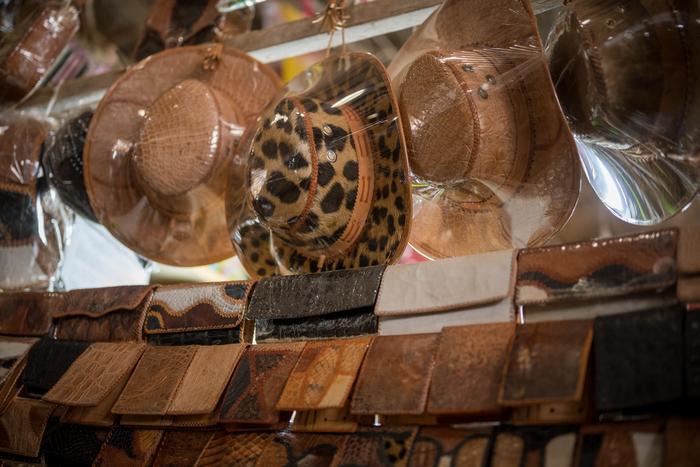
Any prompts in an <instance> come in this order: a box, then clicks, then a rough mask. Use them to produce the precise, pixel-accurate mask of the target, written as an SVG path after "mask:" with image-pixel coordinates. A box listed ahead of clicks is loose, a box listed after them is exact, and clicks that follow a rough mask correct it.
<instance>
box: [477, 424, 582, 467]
mask: <svg viewBox="0 0 700 467" xmlns="http://www.w3.org/2000/svg"><path fill="white" fill-rule="evenodd" d="M577 438H578V436H577V432H576V430H575V429H574V428H571V427H527V428H524V427H512V426H507V425H506V426H502V427H499V428H497V429H496V430H495V432H494V434H493V439H492V443H491V452H490V453H489V456H490V460H491V463H490V465H492V466H510V465H574V464H573V460H574V456H575V452H576V443H577Z"/></svg>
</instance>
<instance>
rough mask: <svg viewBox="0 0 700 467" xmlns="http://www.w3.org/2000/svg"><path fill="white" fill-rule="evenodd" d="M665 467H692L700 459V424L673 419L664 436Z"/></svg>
mask: <svg viewBox="0 0 700 467" xmlns="http://www.w3.org/2000/svg"><path fill="white" fill-rule="evenodd" d="M663 453H664V463H663V465H664V466H665V467H671V466H675V467H692V466H693V465H695V464H697V462H698V459H700V422H699V421H698V420H682V419H672V420H669V422H668V423H667V424H666V431H665V434H664V446H663Z"/></svg>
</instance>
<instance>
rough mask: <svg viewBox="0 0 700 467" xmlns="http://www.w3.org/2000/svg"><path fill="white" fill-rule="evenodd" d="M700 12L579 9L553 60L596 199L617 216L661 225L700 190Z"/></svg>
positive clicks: (667, 6)
mask: <svg viewBox="0 0 700 467" xmlns="http://www.w3.org/2000/svg"><path fill="white" fill-rule="evenodd" d="M698 8H699V7H698V2H694V1H693V2H673V6H672V5H671V3H669V2H667V1H663V0H648V1H646V0H645V1H640V0H630V1H627V2H625V5H624V8H621V7H619V6H618V5H617V4H615V3H614V2H600V1H591V0H575V1H571V2H569V4H568V6H567V9H566V10H565V13H564V14H563V15H561V16H560V17H559V18H558V19H557V22H556V23H555V25H554V29H553V32H552V33H551V34H550V37H549V40H548V44H547V53H548V55H549V59H550V67H551V70H552V77H553V79H554V82H555V83H556V87H557V93H558V95H559V99H560V100H561V104H562V107H563V109H564V112H565V113H566V116H567V118H568V119H569V122H570V124H571V128H572V130H573V132H574V135H575V137H576V140H577V143H578V144H579V152H580V154H581V159H582V162H583V167H584V170H585V172H586V175H587V176H588V180H589V181H590V182H591V185H592V186H593V189H594V190H595V192H596V194H597V195H598V197H599V198H600V199H601V200H602V201H603V203H604V204H605V205H606V206H607V207H608V209H610V211H611V212H613V214H615V215H616V216H617V217H619V218H621V219H622V220H624V221H626V222H630V223H633V224H645V225H648V224H655V223H658V222H661V221H663V220H665V219H667V218H669V217H670V216H672V215H674V214H676V213H678V212H680V211H681V210H682V209H683V208H684V207H685V206H686V205H687V204H689V203H690V201H691V200H692V199H693V198H694V196H695V193H696V191H697V188H698V184H699V183H700V163H699V162H700V24H699V23H700V15H699V14H698Z"/></svg>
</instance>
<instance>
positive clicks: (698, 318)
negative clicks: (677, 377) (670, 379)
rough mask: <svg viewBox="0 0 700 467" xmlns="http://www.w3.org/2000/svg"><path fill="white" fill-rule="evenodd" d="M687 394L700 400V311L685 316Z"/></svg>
mask: <svg viewBox="0 0 700 467" xmlns="http://www.w3.org/2000/svg"><path fill="white" fill-rule="evenodd" d="M685 394H686V397H688V398H690V399H696V400H697V399H700V310H691V311H688V312H686V314H685Z"/></svg>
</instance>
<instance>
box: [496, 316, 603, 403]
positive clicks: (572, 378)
mask: <svg viewBox="0 0 700 467" xmlns="http://www.w3.org/2000/svg"><path fill="white" fill-rule="evenodd" d="M592 340H593V322H592V321H587V320H585V321H552V322H545V323H534V324H526V325H525V326H518V327H517V328H516V331H515V338H514V339H513V344H512V346H511V349H510V355H509V358H508V360H507V364H506V369H505V375H504V380H503V389H502V392H501V398H500V399H501V402H502V403H503V404H505V405H523V404H536V403H545V402H571V401H579V400H581V397H582V396H583V384H584V381H585V376H586V369H587V368H588V356H589V353H590V349H591V343H592Z"/></svg>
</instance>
